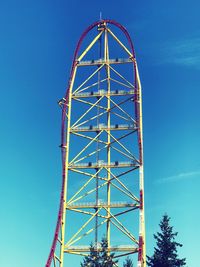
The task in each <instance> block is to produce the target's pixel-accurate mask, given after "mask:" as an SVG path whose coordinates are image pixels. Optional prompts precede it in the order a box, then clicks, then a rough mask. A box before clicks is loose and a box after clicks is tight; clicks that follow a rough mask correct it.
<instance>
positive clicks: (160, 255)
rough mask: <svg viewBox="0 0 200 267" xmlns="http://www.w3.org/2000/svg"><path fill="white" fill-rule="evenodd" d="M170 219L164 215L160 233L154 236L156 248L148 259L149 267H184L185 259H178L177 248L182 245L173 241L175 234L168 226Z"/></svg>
mask: <svg viewBox="0 0 200 267" xmlns="http://www.w3.org/2000/svg"><path fill="white" fill-rule="evenodd" d="M169 221H170V217H168V215H166V214H165V215H164V216H163V218H162V220H161V222H160V224H159V226H160V229H161V232H160V233H159V232H157V234H155V235H154V238H155V239H156V245H157V247H156V248H154V254H153V256H152V257H148V256H147V258H148V262H147V264H148V266H151V267H181V266H184V265H185V264H186V263H185V260H186V259H185V258H184V259H179V258H178V254H177V247H182V244H180V243H177V242H176V241H175V237H176V236H177V234H178V233H177V232H173V227H172V226H170V225H169Z"/></svg>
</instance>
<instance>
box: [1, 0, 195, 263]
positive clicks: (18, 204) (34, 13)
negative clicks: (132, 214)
mask: <svg viewBox="0 0 200 267" xmlns="http://www.w3.org/2000/svg"><path fill="white" fill-rule="evenodd" d="M199 8H200V4H199V3H198V1H194V0H193V1H180V0H176V1H156V0H153V1H142V2H139V1H130V0H127V1H123V2H121V1H105V0H102V1H87V0H86V1H80V0H79V1H76V0H74V1H61V0H60V1H43V0H41V1H38V0H35V1H32V0H30V1H24V0H21V1H14V0H10V1H9V0H7V1H4V0H3V1H1V3H0V33H1V42H0V51H1V52H0V53H1V57H0V58H1V60H0V71H1V75H0V88H1V100H0V116H1V131H0V140H1V154H0V157H1V170H0V171H1V187H0V196H1V205H0V211H1V221H0V232H1V244H0V250H1V257H0V266H4V267H13V266H15V267H18V266H20V267H27V266H29V267H36V266H44V264H45V261H46V258H47V256H48V253H49V249H50V244H51V242H52V238H53V232H54V228H55V224H56V217H57V210H58V197H59V189H60V184H61V157H60V150H59V147H58V146H59V144H60V123H61V111H60V109H59V107H58V105H57V103H56V102H57V100H58V99H60V98H62V97H63V96H64V93H65V88H66V84H67V81H68V77H69V70H70V67H71V61H72V57H73V52H74V49H75V45H76V43H77V41H78V39H79V37H80V34H81V33H82V31H83V30H84V29H85V28H86V27H87V26H88V25H90V24H91V23H92V22H94V21H96V20H97V19H98V18H99V12H100V11H101V12H102V16H103V18H110V19H114V20H116V21H119V22H120V23H121V24H123V25H124V26H125V27H126V28H127V30H128V31H129V33H130V35H131V37H132V40H133V42H134V46H135V50H136V56H137V61H138V65H139V70H140V76H141V82H142V86H143V116H144V158H145V194H146V199H145V200H146V232H147V253H148V254H150V255H151V254H152V251H153V246H154V240H153V233H155V232H156V231H157V230H158V223H159V221H160V219H161V216H162V215H163V214H164V213H165V212H167V213H168V214H169V216H171V218H172V219H171V224H172V225H173V226H174V228H175V230H177V231H178V232H179V235H178V241H180V242H181V243H183V245H184V246H183V247H182V248H181V250H180V256H182V257H186V258H187V265H188V266H189V267H197V266H198V263H197V262H199V259H198V240H199V238H200V231H199V230H198V225H197V224H198V221H199V219H200V216H199V212H198V210H199V205H198V204H199V186H200V182H199V176H200V162H199V145H200V139H199V136H200V124H199V115H200V108H199V97H200V93H199V88H200V78H199V71H200V44H199V43H200V30H199V29H200V22H199Z"/></svg>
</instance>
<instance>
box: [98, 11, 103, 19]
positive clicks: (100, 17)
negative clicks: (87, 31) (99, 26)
mask: <svg viewBox="0 0 200 267" xmlns="http://www.w3.org/2000/svg"><path fill="white" fill-rule="evenodd" d="M99 19H100V20H102V12H101V11H100V13H99Z"/></svg>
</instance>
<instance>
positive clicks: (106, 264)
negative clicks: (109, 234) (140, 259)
mask: <svg viewBox="0 0 200 267" xmlns="http://www.w3.org/2000/svg"><path fill="white" fill-rule="evenodd" d="M101 249H102V251H101V253H100V262H101V265H100V266H101V267H112V266H115V263H117V262H118V260H114V256H115V253H110V254H109V253H108V241H107V239H106V238H105V237H103V238H102V240H101Z"/></svg>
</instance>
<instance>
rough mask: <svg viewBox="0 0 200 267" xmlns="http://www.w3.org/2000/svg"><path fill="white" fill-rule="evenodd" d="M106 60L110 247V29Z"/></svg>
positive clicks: (106, 34)
mask: <svg viewBox="0 0 200 267" xmlns="http://www.w3.org/2000/svg"><path fill="white" fill-rule="evenodd" d="M104 57H105V62H106V72H107V86H108V87H107V89H108V90H107V129H108V130H107V144H108V148H107V162H108V169H107V179H108V185H107V203H108V207H107V218H108V219H107V241H108V247H110V219H109V217H110V198H111V195H110V194H111V192H110V191H111V188H110V167H109V166H110V162H111V161H110V157H111V155H110V66H109V49H108V31H107V29H105V55H104Z"/></svg>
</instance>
